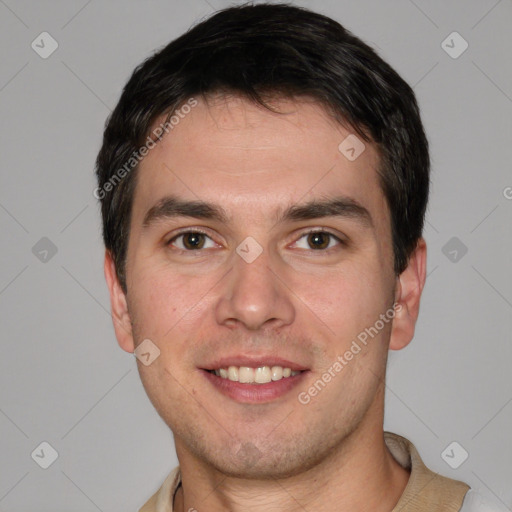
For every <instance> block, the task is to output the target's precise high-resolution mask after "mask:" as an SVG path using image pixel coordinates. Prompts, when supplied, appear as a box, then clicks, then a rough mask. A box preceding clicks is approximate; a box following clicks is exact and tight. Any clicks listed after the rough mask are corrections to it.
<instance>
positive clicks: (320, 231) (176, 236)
mask: <svg viewBox="0 0 512 512" xmlns="http://www.w3.org/2000/svg"><path fill="white" fill-rule="evenodd" d="M313 233H322V234H324V235H328V236H329V237H331V239H334V240H336V241H337V242H338V246H343V245H346V242H345V241H344V240H342V239H340V238H339V237H338V236H336V235H335V234H334V233H331V232H330V231H326V230H324V229H312V230H310V231H305V232H304V233H302V234H301V235H300V237H299V238H298V239H297V241H299V240H301V239H302V238H304V237H305V236H308V235H311V234H313ZM188 234H201V235H204V236H206V237H207V238H209V239H210V240H212V238H211V237H210V236H209V235H208V233H206V232H205V231H203V230H201V229H199V228H194V229H190V228H189V229H187V230H185V231H180V232H179V233H178V234H176V235H175V236H173V237H172V238H171V239H170V240H169V241H168V242H166V246H171V244H172V243H173V242H175V241H176V240H177V239H178V238H180V237H182V236H184V235H188ZM212 241H213V240H212ZM297 241H296V242H297ZM296 242H294V243H296ZM333 249H335V247H330V248H326V249H309V250H310V251H313V252H319V253H322V252H323V253H325V252H330V251H332V250H333ZM175 250H177V251H180V252H182V253H183V252H187V253H194V252H197V253H200V252H201V251H203V250H204V249H179V248H177V249H175ZM303 250H308V249H303Z"/></svg>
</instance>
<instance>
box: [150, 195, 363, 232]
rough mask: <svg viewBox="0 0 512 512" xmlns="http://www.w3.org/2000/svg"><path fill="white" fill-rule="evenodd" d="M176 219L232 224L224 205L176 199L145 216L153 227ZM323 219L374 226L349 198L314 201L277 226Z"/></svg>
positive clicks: (288, 212) (283, 214)
mask: <svg viewBox="0 0 512 512" xmlns="http://www.w3.org/2000/svg"><path fill="white" fill-rule="evenodd" d="M174 217H192V218H195V219H208V220H216V221H218V222H221V223H223V224H228V223H229V216H228V215H227V213H226V211H225V210H224V208H222V207H221V206H220V205H216V204H213V203H208V202H206V201H199V200H197V201H191V200H184V199H180V198H178V197H176V196H167V197H164V198H162V199H161V200H160V201H158V203H156V204H155V205H154V206H152V207H151V208H150V209H149V210H148V211H147V213H146V215H145V216H144V221H143V223H142V225H143V226H144V227H145V228H147V227H149V226H151V225H152V224H155V223H157V222H160V221H164V220H167V219H171V218H174ZM322 217H341V218H348V219H353V220H356V221H358V222H360V223H361V224H362V225H364V226H366V227H371V226H373V222H372V217H371V215H370V212H369V211H368V210H367V209H366V208H365V207H364V206H362V205H361V204H360V203H359V202H357V201H356V200H355V199H352V198H350V197H345V196H338V197H333V198H324V199H314V200H312V201H309V202H307V203H304V204H295V205H292V206H289V207H288V208H286V209H285V210H284V211H282V209H281V210H279V211H278V213H277V221H276V224H279V223H283V222H286V221H301V220H313V219H319V218H322Z"/></svg>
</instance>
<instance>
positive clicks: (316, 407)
mask: <svg viewBox="0 0 512 512" xmlns="http://www.w3.org/2000/svg"><path fill="white" fill-rule="evenodd" d="M275 106H277V107H278V108H279V110H280V111H281V112H285V113H284V114H283V113H281V114H279V113H277V114H276V113H272V112H270V111H269V110H266V109H262V108H261V107H257V106H256V105H254V104H252V103H249V102H247V101H246V100H242V99H237V98H220V97H217V98H211V99H210V101H209V102H208V104H206V103H205V102H204V101H202V100H201V101H200V100H198V101H197V105H196V106H194V107H193V108H191V109H190V112H189V113H187V114H186V115H184V116H183V118H182V119H180V121H179V123H178V124H176V125H175V126H174V128H173V129H172V131H171V132H170V133H169V134H168V135H166V136H164V138H163V139H162V140H161V141H160V142H159V143H158V144H157V145H156V147H154V148H153V149H151V151H150V152H149V154H148V155H147V156H146V158H145V159H144V161H143V162H142V164H141V166H140V169H139V174H138V180H137V186H136V192H135V196H134V202H133V212H132V218H131V230H130V239H129V244H128V253H127V254H128V255H127V266H126V275H127V290H128V291H127V294H126V296H124V294H123V293H122V292H120V289H119V286H118V283H117V284H116V281H115V277H113V273H112V272H110V271H109V270H107V274H109V272H110V274H109V276H110V277H107V279H109V283H110V284H111V292H112V297H113V308H114V310H115V313H114V314H115V316H116V318H117V320H118V321H117V322H116V334H117V337H118V340H119V343H120V345H121V346H122V348H124V349H125V350H127V351H129V352H132V351H133V350H134V348H135V347H137V346H138V345H139V344H140V343H141V342H142V341H143V340H147V339H149V340H151V347H157V348H158V350H159V351H160V355H159V356H158V357H157V358H156V359H155V360H154V361H153V362H151V364H149V365H147V366H146V365H144V364H142V363H141V362H140V361H138V366H139V372H140V375H141V379H142V382H143V385H144V387H145V389H146V392H147V394H148V396H149V398H150V399H151V401H152V403H153V404H154V406H155V408H156V410H157V411H158V413H159V414H160V415H161V417H162V418H163V419H164V421H165V422H166V423H167V424H168V425H169V427H170V428H171V429H172V431H173V433H174V436H175V443H176V448H177V452H178V456H179V457H180V461H182V463H184V461H185V460H196V461H200V462H203V463H205V464H207V465H208V466H209V467H213V468H215V469H216V470H218V471H221V472H222V473H224V474H228V475H238V476H245V477H253V478H254V477H258V476H263V475H265V476H266V477H269V476H273V477H278V476H284V475H292V474H296V473H297V472H300V471H304V470H305V469H307V468H309V467H312V466H313V465H315V464H316V463H318V461H320V460H322V459H325V458H327V457H328V455H329V454H331V453H333V451H334V450H335V449H336V448H337V447H339V446H341V445H342V444H343V441H344V440H345V439H347V438H348V436H349V434H351V433H352V432H354V431H357V430H358V429H359V430H361V429H373V428H377V426H378V428H381V427H382V411H381V408H382V381H380V380H379V379H380V378H382V377H383V376H384V372H385V363H386V355H387V350H388V348H389V340H390V337H393V335H394V334H393V330H394V329H397V328H398V327H397V325H398V326H400V321H402V320H400V318H401V317H400V314H399V313H397V314H396V316H395V319H394V323H395V325H394V326H393V327H392V324H393V322H392V321H391V318H392V315H391V314H390V313H389V312H390V311H392V308H393V304H394V302H395V300H397V299H398V301H400V294H401V293H402V292H403V288H402V287H401V283H400V281H399V280H398V279H397V277H396V276H395V275H394V273H393V249H392V245H391V228H390V214H389V209H388V207H387V204H386V201H385V198H384V196H383V193H382V190H381V188H380V186H379V180H378V174H377V168H378V165H379V157H378V154H377V151H376V149H375V147H374V146H373V145H372V144H370V143H365V149H364V151H363V152H362V153H361V154H360V155H359V156H358V157H357V158H356V159H354V158H350V159H349V158H347V156H346V155H347V154H348V155H349V156H353V155H352V154H351V153H350V150H349V152H348V153H347V151H345V154H344V153H343V152H342V151H340V149H339V148H338V147H339V145H340V143H341V142H342V141H344V140H345V139H346V138H347V136H349V135H350V134H351V133H353V131H351V130H350V129H349V128H344V127H342V126H340V125H339V124H338V123H336V122H334V121H333V120H332V119H331V118H330V117H329V116H328V115H327V114H326V112H325V111H324V110H323V109H322V108H321V107H320V106H319V105H317V104H316V103H314V102H312V101H307V100H300V101H299V100H295V101H291V100H280V101H278V102H277V101H276V102H275ZM349 140H353V139H349ZM343 147H344V146H343ZM191 202H192V203H193V204H190V203H191ZM315 205H316V207H315ZM107 266H109V264H107ZM109 268H110V269H111V268H112V267H111V262H110V267H109ZM116 290H117V291H116ZM386 312H387V313H386ZM383 315H384V316H386V315H387V316H386V318H387V319H388V320H387V321H382V319H383ZM379 319H381V320H380V322H379ZM370 328H373V330H371V331H370V332H371V333H372V336H369V335H368V329H370ZM365 329H367V331H366V333H367V336H366V338H367V339H366V343H365V344H363V343H362V339H363V338H364V335H362V334H361V333H364V332H365ZM375 331H377V332H376V333H375ZM358 336H359V338H358ZM354 341H355V342H356V345H357V346H358V347H359V349H360V350H359V351H357V349H356V348H355V345H354ZM145 343H148V342H145ZM153 350H154V349H153ZM348 352H350V353H351V354H352V357H350V355H349V354H348ZM340 358H341V359H340ZM342 360H343V363H342V362H341V361H342ZM336 362H338V365H336ZM230 366H231V367H233V368H231V369H230V370H229V367H230ZM340 366H341V369H340ZM239 367H243V368H239ZM263 367H268V369H266V368H263ZM281 367H285V368H286V367H288V368H290V369H291V370H294V372H293V374H292V375H290V376H289V377H284V376H283V377H282V378H280V377H281V376H282V374H283V370H281ZM221 368H222V369H223V370H222V374H221V375H220V376H218V375H215V374H214V373H212V370H220V369H221ZM248 368H249V369H248ZM253 368H254V369H256V368H263V369H260V370H256V371H253V370H252V369H253ZM224 370H226V372H228V373H229V374H230V375H231V377H232V378H236V377H234V376H235V375H236V374H237V373H238V379H239V380H242V381H243V380H249V381H250V380H251V379H252V380H254V379H259V380H262V381H268V380H270V382H266V383H254V382H252V383H246V382H232V381H231V380H230V379H229V378H228V379H226V378H224V377H225V375H226V372H225V371H224ZM287 372H288V370H284V375H286V374H287ZM295 372H299V373H297V374H296V373H295ZM218 373H220V372H218ZM327 374H329V375H330V376H331V377H330V378H329V377H326V375H327ZM273 379H276V380H273ZM319 380H321V381H322V383H323V384H318V381H319ZM315 383H316V387H315ZM315 390H316V392H315Z"/></svg>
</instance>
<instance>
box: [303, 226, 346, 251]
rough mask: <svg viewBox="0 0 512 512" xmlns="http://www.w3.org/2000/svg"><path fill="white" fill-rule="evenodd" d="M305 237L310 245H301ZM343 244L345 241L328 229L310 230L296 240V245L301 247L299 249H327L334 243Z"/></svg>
mask: <svg viewBox="0 0 512 512" xmlns="http://www.w3.org/2000/svg"><path fill="white" fill-rule="evenodd" d="M302 239H305V240H306V244H307V245H308V247H300V246H299V245H298V244H299V241H300V240H302ZM336 243H337V244H343V242H342V241H341V240H340V239H339V238H338V237H337V236H335V235H333V234H332V233H329V232H328V231H309V232H307V233H304V234H303V235H302V236H301V237H300V238H299V240H297V242H295V244H294V245H295V246H297V247H299V249H306V250H309V249H313V250H315V251H317V250H326V249H331V248H332V247H333V246H334V245H336Z"/></svg>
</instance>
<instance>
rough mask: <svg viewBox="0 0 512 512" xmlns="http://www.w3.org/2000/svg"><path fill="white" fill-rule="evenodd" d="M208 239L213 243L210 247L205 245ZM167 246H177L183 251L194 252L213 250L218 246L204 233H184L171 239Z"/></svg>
mask: <svg viewBox="0 0 512 512" xmlns="http://www.w3.org/2000/svg"><path fill="white" fill-rule="evenodd" d="M206 239H208V240H209V241H210V242H211V245H210V246H207V245H205V244H206ZM167 245H175V246H176V247H177V249H180V250H182V251H194V250H199V249H211V248H213V247H215V246H216V244H215V242H214V241H213V240H212V239H211V238H210V237H209V236H208V235H207V234H206V233H203V232H202V231H184V232H182V233H180V234H179V235H176V236H175V237H173V238H171V239H170V240H169V241H168V242H167Z"/></svg>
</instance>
